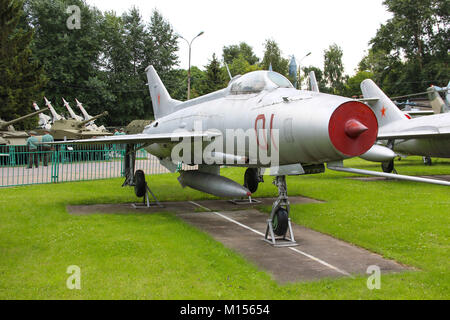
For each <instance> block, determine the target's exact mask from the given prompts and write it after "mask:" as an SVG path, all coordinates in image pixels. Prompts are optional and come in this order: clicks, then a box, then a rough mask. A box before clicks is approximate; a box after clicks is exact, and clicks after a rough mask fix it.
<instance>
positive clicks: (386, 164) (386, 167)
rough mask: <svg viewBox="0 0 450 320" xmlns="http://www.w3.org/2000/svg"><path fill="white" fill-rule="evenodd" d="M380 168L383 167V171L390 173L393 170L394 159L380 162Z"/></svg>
mask: <svg viewBox="0 0 450 320" xmlns="http://www.w3.org/2000/svg"><path fill="white" fill-rule="evenodd" d="M381 168H382V169H383V172H386V173H391V172H392V171H394V160H391V161H388V162H382V163H381Z"/></svg>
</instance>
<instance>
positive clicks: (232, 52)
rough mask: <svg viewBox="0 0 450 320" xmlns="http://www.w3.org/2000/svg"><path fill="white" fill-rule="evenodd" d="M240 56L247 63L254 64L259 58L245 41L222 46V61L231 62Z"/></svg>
mask: <svg viewBox="0 0 450 320" xmlns="http://www.w3.org/2000/svg"><path fill="white" fill-rule="evenodd" d="M240 56H242V58H243V59H245V61H247V62H248V64H249V65H254V64H257V63H258V62H259V58H258V57H257V56H256V55H255V53H254V52H253V48H252V47H251V46H249V45H248V44H247V43H245V42H241V43H239V44H238V45H230V46H225V47H223V53H222V57H223V61H224V62H225V63H227V64H229V65H230V64H232V63H233V61H234V60H235V59H239V57H240Z"/></svg>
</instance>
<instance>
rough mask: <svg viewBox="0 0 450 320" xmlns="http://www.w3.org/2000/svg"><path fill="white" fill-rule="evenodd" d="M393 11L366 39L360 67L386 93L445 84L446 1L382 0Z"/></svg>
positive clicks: (449, 33) (449, 32) (449, 70)
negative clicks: (367, 43) (371, 74)
mask: <svg viewBox="0 0 450 320" xmlns="http://www.w3.org/2000/svg"><path fill="white" fill-rule="evenodd" d="M383 4H384V5H385V6H386V8H387V10H388V11H389V12H391V13H392V14H393V17H392V18H391V19H389V20H388V21H387V22H386V23H385V24H384V25H382V26H381V27H380V28H379V29H378V31H377V33H376V35H375V37H374V38H373V39H372V40H371V41H370V46H371V47H370V49H369V52H368V55H367V56H366V57H365V58H364V59H363V61H361V63H360V70H366V69H367V70H370V71H371V72H373V73H374V77H375V79H376V81H377V82H378V83H379V84H380V85H381V86H382V87H383V89H384V90H385V91H387V92H388V93H389V94H405V93H412V92H419V91H424V89H425V88H426V87H427V86H429V85H430V84H431V83H434V84H439V85H446V82H447V81H448V75H449V74H450V67H449V51H448V50H449V39H450V24H449V22H450V21H449V19H450V18H449V17H450V2H449V1H448V0H385V1H384V2H383Z"/></svg>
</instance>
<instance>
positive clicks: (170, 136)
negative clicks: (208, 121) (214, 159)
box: [49, 130, 221, 144]
mask: <svg viewBox="0 0 450 320" xmlns="http://www.w3.org/2000/svg"><path fill="white" fill-rule="evenodd" d="M220 135H221V133H220V132H218V131H212V130H208V131H197V132H195V131H194V132H189V131H181V132H173V133H156V134H147V133H140V134H130V135H119V136H108V137H99V138H94V139H81V140H67V141H58V142H51V143H49V144H110V143H111V144H115V143H117V144H143V143H159V142H178V141H181V139H183V138H208V139H209V138H214V137H218V136H220Z"/></svg>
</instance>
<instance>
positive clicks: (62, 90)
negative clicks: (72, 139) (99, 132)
mask: <svg viewBox="0 0 450 320" xmlns="http://www.w3.org/2000/svg"><path fill="white" fill-rule="evenodd" d="M71 5H76V6H77V7H78V8H79V9H80V17H81V25H80V28H79V29H77V28H72V29H71V28H69V27H68V23H67V22H68V20H69V17H70V16H71V15H72V13H71V12H70V11H69V12H68V11H67V9H68V8H69V6H71ZM27 15H28V16H27V20H28V23H29V24H30V26H31V27H32V28H34V30H35V36H34V38H33V42H32V51H33V55H34V57H35V59H36V60H38V61H40V62H41V63H42V64H43V67H44V70H45V72H46V74H47V76H48V78H49V82H48V84H47V86H46V88H45V94H46V96H47V98H49V99H50V101H52V102H53V106H54V107H55V108H56V109H57V110H59V111H60V112H61V111H62V110H64V108H63V107H62V101H61V98H62V97H64V98H66V100H68V101H74V99H75V98H76V97H78V98H80V99H81V96H83V99H84V100H85V101H86V103H88V104H89V112H90V113H91V114H96V113H99V112H100V111H104V110H105V104H104V103H101V104H98V105H97V104H93V103H91V101H95V100H96V99H97V96H98V93H97V91H96V90H94V89H93V88H91V87H90V82H91V81H92V79H95V78H97V82H99V81H100V82H101V81H102V80H101V79H100V78H99V74H98V69H99V56H100V54H101V50H102V44H103V39H102V36H103V34H104V33H103V32H102V30H101V28H100V25H101V24H100V22H101V20H102V14H101V12H100V11H99V10H97V9H95V8H91V7H89V6H88V5H87V4H86V3H85V1H84V0H54V1H45V0H29V2H28V6H27ZM98 84H99V85H101V86H102V87H105V86H106V84H105V83H102V84H100V83H98ZM102 120H104V119H101V120H100V121H102Z"/></svg>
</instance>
